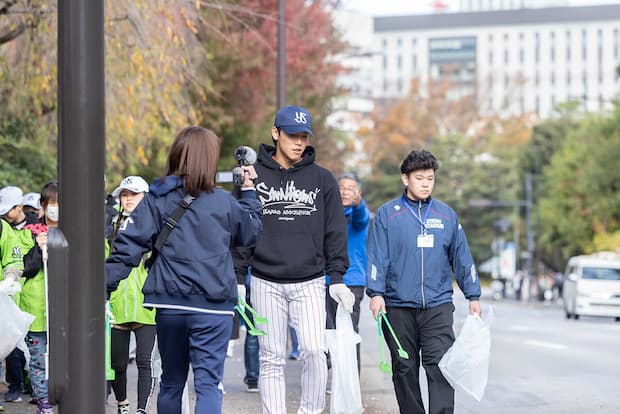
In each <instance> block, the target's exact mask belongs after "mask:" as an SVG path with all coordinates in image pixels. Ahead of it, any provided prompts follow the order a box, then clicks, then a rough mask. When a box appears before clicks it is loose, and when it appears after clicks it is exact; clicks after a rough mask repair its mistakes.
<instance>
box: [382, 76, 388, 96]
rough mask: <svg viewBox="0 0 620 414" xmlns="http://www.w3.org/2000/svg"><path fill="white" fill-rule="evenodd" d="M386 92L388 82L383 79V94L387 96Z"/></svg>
mask: <svg viewBox="0 0 620 414" xmlns="http://www.w3.org/2000/svg"><path fill="white" fill-rule="evenodd" d="M387 90H388V82H387V79H383V93H384V94H387Z"/></svg>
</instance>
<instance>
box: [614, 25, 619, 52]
mask: <svg viewBox="0 0 620 414" xmlns="http://www.w3.org/2000/svg"><path fill="white" fill-rule="evenodd" d="M614 59H618V29H614Z"/></svg>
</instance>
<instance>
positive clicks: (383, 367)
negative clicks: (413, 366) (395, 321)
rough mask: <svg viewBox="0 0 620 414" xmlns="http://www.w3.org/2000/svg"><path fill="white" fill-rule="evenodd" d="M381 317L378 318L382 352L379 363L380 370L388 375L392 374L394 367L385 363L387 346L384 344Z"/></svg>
mask: <svg viewBox="0 0 620 414" xmlns="http://www.w3.org/2000/svg"><path fill="white" fill-rule="evenodd" d="M381 319H383V318H381V316H379V317H378V318H377V329H378V331H379V349H380V350H381V362H380V363H379V369H381V371H383V372H385V373H386V374H391V373H392V367H390V364H388V363H387V362H386V361H385V344H384V343H383V331H382V330H381Z"/></svg>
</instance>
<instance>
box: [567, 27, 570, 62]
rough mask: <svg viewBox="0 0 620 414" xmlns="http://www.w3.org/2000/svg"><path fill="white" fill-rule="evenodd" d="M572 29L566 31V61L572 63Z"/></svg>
mask: <svg viewBox="0 0 620 414" xmlns="http://www.w3.org/2000/svg"><path fill="white" fill-rule="evenodd" d="M570 49H571V48H570V31H569V30H567V31H566V62H567V63H570Z"/></svg>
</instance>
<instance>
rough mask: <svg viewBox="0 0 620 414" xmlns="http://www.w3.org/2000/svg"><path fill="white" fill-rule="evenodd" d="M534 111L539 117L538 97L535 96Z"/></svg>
mask: <svg viewBox="0 0 620 414" xmlns="http://www.w3.org/2000/svg"><path fill="white" fill-rule="evenodd" d="M534 106H535V108H536V109H535V110H536V115H538V116H540V96H538V95H536V101H535V105H534Z"/></svg>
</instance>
